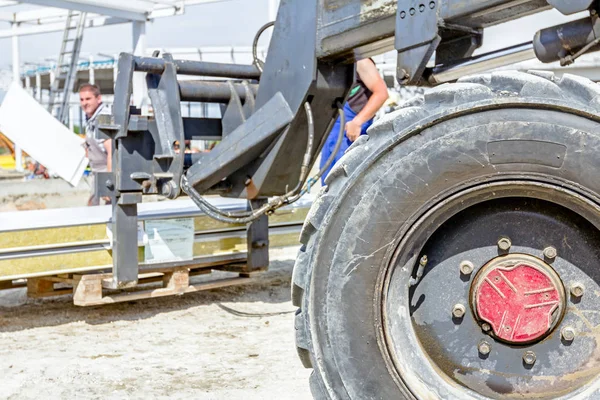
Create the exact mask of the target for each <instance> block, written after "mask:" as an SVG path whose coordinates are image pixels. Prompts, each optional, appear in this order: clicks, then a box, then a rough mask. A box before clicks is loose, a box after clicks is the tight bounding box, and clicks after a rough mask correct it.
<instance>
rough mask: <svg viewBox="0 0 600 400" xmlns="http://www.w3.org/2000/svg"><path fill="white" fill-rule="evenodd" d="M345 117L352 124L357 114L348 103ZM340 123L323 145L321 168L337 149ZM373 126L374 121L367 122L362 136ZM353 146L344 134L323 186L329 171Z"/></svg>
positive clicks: (322, 180) (336, 124)
mask: <svg viewBox="0 0 600 400" xmlns="http://www.w3.org/2000/svg"><path fill="white" fill-rule="evenodd" d="M344 115H345V116H346V122H350V121H352V120H353V119H354V117H356V113H355V112H354V111H352V109H351V108H350V106H349V105H348V103H346V104H345V105H344ZM340 122H341V121H340V118H338V119H337V121H335V124H334V125H333V129H332V130H331V132H329V136H328V137H327V140H326V141H325V144H324V145H323V149H322V150H321V165H320V166H319V168H323V166H324V165H325V163H326V162H327V160H328V159H329V156H331V153H333V150H334V149H335V144H336V142H337V138H338V135H339V133H340ZM372 124H373V120H372V119H370V120H368V121H367V122H365V123H364V124H363V126H362V128H361V130H360V134H361V135H366V134H367V129H368V128H369V127H370V126H371V125H372ZM351 144H352V142H351V141H350V139H348V137H347V136H346V133H344V138H343V139H342V145H341V146H340V149H339V150H338V152H337V154H336V155H335V158H334V159H333V162H332V163H331V165H330V166H329V168H327V171H325V173H324V174H323V176H322V177H321V183H322V184H323V185H325V178H326V177H327V175H328V174H329V171H331V168H333V166H334V165H335V163H337V162H338V161H339V159H340V158H342V156H343V155H344V153H345V152H346V150H347V149H348V147H350V145H351Z"/></svg>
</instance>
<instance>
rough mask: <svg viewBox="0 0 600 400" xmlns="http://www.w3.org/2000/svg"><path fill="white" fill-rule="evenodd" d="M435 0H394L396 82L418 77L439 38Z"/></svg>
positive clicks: (414, 82) (412, 82) (436, 1)
mask: <svg viewBox="0 0 600 400" xmlns="http://www.w3.org/2000/svg"><path fill="white" fill-rule="evenodd" d="M438 8H439V0H435V1H434V0H432V1H429V2H422V1H420V0H419V1H417V0H410V1H398V10H397V12H396V40H395V47H396V50H398V66H397V69H396V74H397V79H398V82H399V83H400V84H403V85H407V84H416V83H418V82H419V81H420V80H421V76H422V74H423V71H424V70H425V66H426V65H427V62H428V61H429V59H430V58H431V56H432V55H433V53H434V51H435V50H436V48H437V46H438V44H439V43H440V41H441V38H440V36H439V35H438V18H437V10H438Z"/></svg>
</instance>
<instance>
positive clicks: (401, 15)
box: [400, 11, 406, 19]
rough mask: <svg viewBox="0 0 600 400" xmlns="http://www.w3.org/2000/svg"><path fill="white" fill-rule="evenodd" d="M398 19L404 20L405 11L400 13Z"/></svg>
mask: <svg viewBox="0 0 600 400" xmlns="http://www.w3.org/2000/svg"><path fill="white" fill-rule="evenodd" d="M400 18H402V19H404V18H406V11H400Z"/></svg>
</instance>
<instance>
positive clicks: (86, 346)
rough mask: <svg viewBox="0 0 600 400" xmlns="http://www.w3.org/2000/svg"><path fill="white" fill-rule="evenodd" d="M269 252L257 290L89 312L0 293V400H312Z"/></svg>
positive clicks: (286, 268) (287, 263)
mask: <svg viewBox="0 0 600 400" xmlns="http://www.w3.org/2000/svg"><path fill="white" fill-rule="evenodd" d="M296 252H297V248H287V249H275V250H272V252H271V253H272V254H271V259H272V263H271V267H270V270H269V272H266V273H264V274H262V275H261V276H260V279H258V280H257V281H256V282H254V283H251V284H247V285H244V286H237V287H230V288H224V289H219V290H212V291H207V292H200V293H191V294H186V295H184V296H178V297H166V298H158V299H149V300H142V301H137V302H129V303H120V304H114V305H107V306H101V307H93V308H80V307H75V306H73V304H72V299H71V297H70V296H63V297H60V298H55V299H45V300H32V299H27V297H26V295H25V291H24V290H22V289H15V290H10V291H4V292H0V398H2V399H29V398H60V399H66V398H78V399H88V398H103V399H105V398H108V399H113V398H114V399H123V398H134V399H137V398H144V399H153V398H176V399H180V398H181V399H184V398H185V399H228V400H232V399H244V400H247V399H310V398H311V396H310V391H309V389H308V376H309V374H310V371H309V370H306V369H304V368H303V367H302V365H301V363H300V361H299V359H298V357H297V355H296V351H295V346H294V329H293V315H294V311H295V310H294V307H293V306H292V304H291V301H290V292H289V286H290V277H291V271H292V267H293V264H294V257H295V255H296Z"/></svg>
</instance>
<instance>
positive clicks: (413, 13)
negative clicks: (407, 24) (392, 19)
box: [409, 8, 417, 15]
mask: <svg viewBox="0 0 600 400" xmlns="http://www.w3.org/2000/svg"><path fill="white" fill-rule="evenodd" d="M409 12H410V15H415V13H416V12H417V10H415V9H414V8H411V9H410V10H409Z"/></svg>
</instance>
